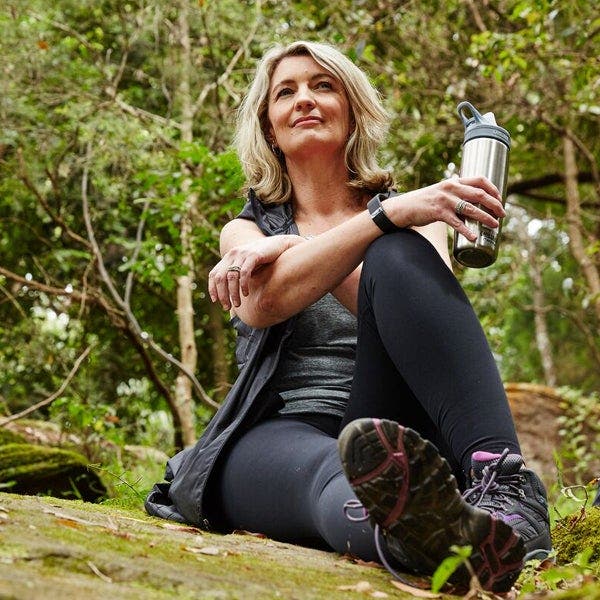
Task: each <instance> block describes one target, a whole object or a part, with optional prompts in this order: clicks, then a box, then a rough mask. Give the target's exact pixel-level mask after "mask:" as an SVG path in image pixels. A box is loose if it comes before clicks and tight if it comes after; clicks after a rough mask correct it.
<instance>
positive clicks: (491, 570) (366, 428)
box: [338, 419, 525, 592]
mask: <svg viewBox="0 0 600 600" xmlns="http://www.w3.org/2000/svg"><path fill="white" fill-rule="evenodd" d="M338 446H339V450H340V456H341V459H342V465H343V468H344V471H345V473H346V477H347V478H348V480H349V482H350V485H351V486H352V488H353V489H354V491H355V493H356V495H357V497H358V499H359V500H360V501H361V502H362V504H363V505H364V507H365V508H366V509H367V511H368V512H369V517H370V519H371V521H372V523H373V524H374V525H375V524H377V525H379V526H380V527H381V528H382V529H383V531H384V535H385V537H386V539H387V540H388V546H393V545H398V546H400V548H401V554H402V555H407V556H408V557H410V560H411V563H413V564H415V565H419V567H420V568H419V570H420V571H421V572H426V573H429V574H431V573H433V572H434V571H435V569H436V568H437V567H438V566H439V564H440V563H441V562H442V560H444V559H445V558H446V557H447V556H450V555H451V554H452V552H451V550H450V547H451V546H452V545H456V546H466V545H470V546H471V547H472V553H471V556H470V558H469V562H470V564H471V566H472V568H473V571H474V572H475V574H476V575H477V577H478V579H479V581H480V583H481V585H482V586H483V588H484V589H486V590H492V591H494V592H504V591H508V590H509V589H510V588H511V586H512V584H513V583H514V582H515V580H516V579H517V577H518V576H519V573H520V572H521V569H522V568H523V556H524V554H525V549H524V546H523V540H522V539H521V537H520V536H519V535H518V534H517V533H516V532H515V531H514V530H513V529H512V528H511V527H510V526H509V525H507V524H506V523H504V522H503V521H501V520H499V519H496V518H495V517H493V516H492V515H491V514H490V513H488V512H486V511H484V510H481V509H478V508H474V507H472V506H470V505H469V504H467V503H466V502H465V501H464V500H463V498H462V496H461V494H460V492H459V490H458V487H457V485H456V480H455V478H454V476H453V475H452V472H451V470H450V466H449V465H448V463H447V462H446V460H445V459H444V458H443V457H442V456H440V454H439V452H438V451H437V449H436V448H435V446H434V445H433V444H431V443H430V442H428V441H427V440H424V439H423V438H421V436H419V434H418V433H416V432H415V431H413V430H411V429H408V428H404V427H402V426H401V425H398V423H395V422H394V421H387V420H379V419H358V420H356V421H353V422H352V423H350V424H348V425H347V426H346V427H345V428H344V430H343V431H342V433H341V434H340V437H339V439H338ZM470 579H471V576H470V573H469V571H468V569H467V568H466V567H465V566H462V567H460V568H459V569H458V570H457V571H456V572H455V573H454V575H453V576H452V578H451V581H453V582H455V583H458V584H461V585H468V584H469V582H470Z"/></svg>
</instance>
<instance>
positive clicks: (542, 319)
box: [519, 223, 556, 387]
mask: <svg viewBox="0 0 600 600" xmlns="http://www.w3.org/2000/svg"><path fill="white" fill-rule="evenodd" d="M519 235H520V237H521V239H522V241H523V245H524V246H525V249H526V250H527V260H528V262H529V276H530V277H531V283H532V284H533V290H532V303H533V321H534V326H535V341H536V346H537V349H538V352H539V353H540V359H541V362H542V369H543V370H544V381H545V383H546V385H549V386H550V387H556V368H555V366H554V359H553V357H552V343H551V342H550V336H549V335H548V323H547V321H546V313H547V311H546V308H545V307H546V295H545V293H544V283H543V279H542V265H540V261H539V257H538V253H537V250H536V246H535V242H534V241H533V239H531V236H530V235H529V234H528V232H527V224H526V223H522V224H521V225H520V227H519Z"/></svg>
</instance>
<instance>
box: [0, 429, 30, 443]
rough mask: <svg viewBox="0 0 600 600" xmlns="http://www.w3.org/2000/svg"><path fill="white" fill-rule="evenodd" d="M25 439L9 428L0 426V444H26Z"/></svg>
mask: <svg viewBox="0 0 600 600" xmlns="http://www.w3.org/2000/svg"><path fill="white" fill-rule="evenodd" d="M26 443H27V441H26V440H25V438H24V437H23V436H21V435H19V434H18V433H15V432H14V431H11V430H10V429H6V428H5V427H0V446H5V445H6V444H26Z"/></svg>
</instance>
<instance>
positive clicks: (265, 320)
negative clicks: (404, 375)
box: [209, 178, 504, 327]
mask: <svg viewBox="0 0 600 600" xmlns="http://www.w3.org/2000/svg"><path fill="white" fill-rule="evenodd" d="M459 199H465V200H467V201H469V204H468V205H467V207H466V208H465V211H464V214H465V215H466V216H468V217H470V218H475V219H478V220H479V221H481V222H482V223H485V224H486V225H488V226H490V227H496V226H497V225H498V221H497V220H496V218H495V217H493V216H491V215H490V214H488V213H487V212H485V211H483V210H481V209H479V208H477V207H476V206H474V204H476V203H477V204H482V205H483V206H485V207H486V208H487V209H488V210H490V211H492V212H493V213H494V214H495V215H497V216H503V215H504V210H503V208H502V205H501V201H500V196H499V193H498V191H497V190H496V188H495V187H494V186H493V185H492V184H491V183H490V182H489V181H487V180H486V179H484V178H472V179H454V180H445V181H443V182H440V183H439V184H435V185H433V186H429V187H428V188H423V189H421V190H416V191H414V192H409V193H406V194H402V195H400V196H395V197H392V198H388V199H387V200H385V201H384V202H383V205H384V208H385V210H386V213H387V214H388V217H389V218H390V219H391V220H392V221H393V222H394V223H396V224H397V225H398V226H400V227H414V228H416V229H417V231H419V233H422V234H423V235H424V236H425V237H427V239H429V240H430V241H431V243H432V244H433V245H434V246H435V247H436V249H437V250H438V252H439V253H440V254H441V255H442V258H443V259H444V260H445V262H446V264H448V265H450V259H449V256H448V249H447V238H446V232H445V227H444V225H443V224H442V223H436V221H440V222H443V223H447V224H449V225H450V226H451V227H453V228H454V229H456V230H457V231H459V232H460V233H462V234H463V235H465V236H466V237H467V238H468V239H471V240H472V239H473V238H474V234H473V233H472V232H471V231H470V230H469V229H468V228H467V227H466V226H465V224H464V223H463V222H462V221H461V219H459V218H458V217H457V216H456V214H455V212H454V209H455V207H456V203H457V202H458V200H459ZM242 223H243V222H242ZM380 235H382V233H381V231H380V230H379V228H378V227H377V226H376V225H375V224H374V223H373V221H372V220H371V218H370V215H369V214H368V212H367V211H363V212H361V213H359V214H358V215H356V216H355V217H353V218H351V219H348V220H347V221H345V222H344V223H342V224H340V225H338V226H336V227H334V228H332V229H330V230H329V231H327V232H325V233H322V234H321V235H319V236H318V237H316V238H313V239H311V240H308V241H303V240H302V238H299V237H298V236H274V237H273V238H265V237H264V236H263V235H262V233H261V232H260V231H259V230H258V228H257V227H256V225H254V224H253V223H248V222H246V223H243V224H240V220H234V221H233V222H232V223H231V224H229V225H228V226H227V227H226V228H225V229H224V231H223V234H222V236H221V249H222V254H223V260H222V261H221V263H219V265H217V267H215V269H213V271H211V274H210V277H209V281H210V283H209V289H210V290H212V291H211V298H213V299H214V298H215V290H217V292H216V296H217V297H218V299H219V301H221V303H222V304H223V305H224V306H225V307H226V308H227V305H228V303H229V295H228V292H227V291H226V290H227V280H228V278H230V277H231V278H237V277H238V274H237V273H235V272H227V271H226V268H227V266H229V265H235V264H236V262H235V260H236V259H237V258H238V257H240V256H241V255H242V253H241V252H240V249H239V248H240V246H244V244H251V245H254V244H256V245H257V248H258V250H257V251H256V253H255V255H256V257H257V258H256V260H255V259H253V260H252V261H250V262H249V263H248V266H246V262H245V261H244V265H242V266H241V271H240V274H239V278H240V288H241V294H240V297H239V300H238V299H237V298H235V297H234V294H232V295H231V300H232V301H233V303H234V306H235V309H236V312H237V314H238V315H239V316H240V317H241V318H242V320H243V321H245V322H246V323H248V324H249V325H251V326H254V327H267V326H269V325H273V324H275V323H278V322H281V321H283V320H285V319H287V318H289V317H290V316H292V315H294V314H296V313H297V312H299V311H300V310H302V309H303V308H305V307H306V306H308V305H310V304H312V303H313V302H315V301H316V300H318V299H319V298H320V297H322V296H323V295H324V294H325V293H327V292H329V291H333V290H336V288H338V286H340V287H339V289H338V290H336V294H340V296H341V298H342V302H344V304H346V305H347V306H349V307H350V308H351V309H352V307H353V306H354V307H355V304H356V289H357V286H356V282H357V280H358V274H359V269H358V267H359V265H360V263H361V261H362V258H363V256H364V253H365V251H366V249H367V247H368V246H369V244H370V243H371V242H372V241H373V240H374V239H376V238H377V237H379V236H380ZM279 237H280V238H287V239H283V240H276V238H279ZM261 238H262V239H263V240H265V241H262V240H261ZM273 240H275V241H273ZM253 252H254V251H253ZM234 287H235V286H234ZM219 290H221V292H222V293H223V294H226V295H227V298H225V297H224V296H222V293H221V292H219ZM238 301H239V305H238V304H237V302H238Z"/></svg>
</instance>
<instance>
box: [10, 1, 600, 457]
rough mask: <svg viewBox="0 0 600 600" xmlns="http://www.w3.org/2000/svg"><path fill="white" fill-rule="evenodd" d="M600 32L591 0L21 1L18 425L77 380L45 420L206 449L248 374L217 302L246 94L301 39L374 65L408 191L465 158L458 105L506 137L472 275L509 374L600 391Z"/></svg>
mask: <svg viewBox="0 0 600 600" xmlns="http://www.w3.org/2000/svg"><path fill="white" fill-rule="evenodd" d="M599 32H600V17H599V15H598V11H597V9H596V8H595V6H594V3H591V2H586V1H584V0H576V1H575V2H566V1H565V0H562V1H558V0H489V1H487V2H482V3H478V2H471V1H464V0H448V1H445V2H441V1H437V0H425V1H422V2H415V1H408V0H407V1H400V0H354V1H350V0H337V1H336V2H325V1H323V0H316V1H313V2H306V1H304V0H288V1H286V2H277V1H275V0H219V1H217V0H197V1H194V2H192V1H190V0H177V1H173V2H167V1H166V0H130V1H121V0H99V1H98V0H96V1H94V2H91V1H89V0H77V1H75V0H56V1H55V2H52V3H49V2H45V1H43V0H30V1H29V2H27V3H25V2H22V1H20V0H7V1H5V2H3V3H2V6H1V7H0V33H1V35H0V40H1V42H0V43H1V44H2V52H1V53H0V72H1V74H2V77H1V78H0V122H1V123H2V127H1V128H0V424H1V423H2V422H6V420H7V419H10V417H11V415H16V414H18V413H19V412H21V411H23V410H27V409H28V408H29V407H32V406H34V405H36V403H40V402H43V401H44V399H48V398H50V397H52V395H53V394H54V393H55V392H56V390H59V389H61V386H62V384H63V383H64V382H65V380H66V379H67V378H69V385H67V386H62V387H64V389H63V390H62V391H61V393H60V394H59V395H58V396H57V397H56V398H52V400H53V401H52V402H48V403H47V404H46V405H45V406H41V407H40V408H39V409H38V411H37V415H38V416H42V417H43V418H47V419H50V420H53V421H54V422H56V423H59V424H60V425H61V427H63V428H64V430H66V431H69V432H72V433H76V434H77V435H80V436H82V437H85V438H86V439H87V440H88V441H90V442H93V441H94V440H110V441H111V442H113V443H115V444H126V443H129V444H132V443H133V444H148V445H155V446H158V447H160V448H162V449H163V450H166V451H171V450H172V449H173V446H181V445H183V444H189V443H192V442H193V440H194V438H195V437H196V436H197V435H198V433H199V432H200V431H201V429H202V427H203V425H204V424H205V423H206V422H207V420H208V419H209V418H210V416H211V415H212V413H213V411H214V408H215V406H217V405H218V403H219V402H220V401H221V400H222V398H223V397H224V395H225V393H226V391H227V389H228V386H229V385H230V383H231V381H232V380H233V378H234V377H235V366H234V364H233V353H232V350H233V338H232V336H231V332H230V331H229V329H228V326H227V321H228V316H227V315H226V314H225V313H223V311H221V310H220V309H219V308H217V307H215V306H213V305H211V303H210V301H209V299H208V296H207V293H206V284H207V273H208V271H209V270H210V268H211V267H212V266H213V265H214V264H215V262H216V261H217V260H218V232H219V229H220V228H221V227H222V225H223V224H224V223H225V222H227V221H228V220H230V219H231V218H233V217H234V216H235V215H236V214H237V212H238V211H239V210H240V208H241V206H242V205H243V196H242V192H241V189H242V186H243V178H242V175H241V170H240V167H239V164H238V162H237V158H236V156H235V154H234V153H233V152H232V150H231V138H232V132H233V125H234V120H235V109H236V107H237V106H238V105H239V103H240V100H241V98H242V97H243V94H244V90H245V89H246V87H247V85H248V82H249V80H250V77H251V75H252V72H253V68H254V66H255V64H256V61H257V60H258V59H259V58H260V56H261V55H262V53H263V52H264V51H265V49H266V48H268V47H269V46H270V45H271V44H273V43H285V42H288V41H292V40H295V39H311V40H319V41H327V42H331V43H334V44H336V45H337V46H338V47H339V48H340V49H342V50H343V51H344V52H345V53H347V55H348V56H349V57H350V58H351V59H352V60H353V61H355V62H356V63H357V64H358V65H359V66H360V67H362V68H364V69H365V70H366V71H367V73H368V74H369V76H370V78H371V80H372V81H373V83H374V84H375V85H376V86H377V88H378V89H379V90H380V92H381V94H382V98H383V99H384V102H385V105H386V107H387V109H388V110H389V111H390V114H391V117H392V120H391V128H390V134H389V136H388V140H387V143H386V145H385V147H384V148H382V150H381V161H382V163H383V164H385V165H387V166H389V168H390V169H392V170H393V172H394V174H395V178H396V181H397V187H398V189H400V190H403V189H413V188H415V187H419V186H424V185H428V184H430V183H434V182H436V181H438V180H440V179H441V178H443V177H446V176H449V175H451V174H452V173H453V172H455V171H456V169H457V165H459V164H460V147H461V140H462V134H463V131H462V125H461V123H460V120H459V119H458V116H457V114H456V106H457V104H458V103H459V102H460V101H462V100H470V101H471V102H472V103H473V104H475V106H477V107H478V108H479V109H480V111H481V112H487V111H493V112H494V113H495V115H496V118H497V120H498V122H499V123H500V124H502V125H503V126H504V127H506V128H507V129H508V130H509V131H510V132H511V135H512V141H513V146H512V151H511V163H510V173H509V186H508V187H509V198H508V217H507V219H506V221H505V224H504V229H503V238H502V246H501V251H500V257H499V259H498V261H497V262H496V263H495V264H494V265H493V266H491V267H488V268H486V269H480V270H478V269H464V268H462V267H460V265H456V268H455V271H456V273H457V275H458V277H459V278H460V279H461V281H462V282H463V284H464V286H465V289H466V290H467V293H468V294H469V296H470V298H471V300H472V302H473V304H474V306H475V308H476V310H477V312H478V315H479V316H480V319H481V322H482V324H483V327H484V329H485V331H486V333H487V334H488V337H489V339H490V343H491V345H492V348H493V351H494V353H495V355H496V357H497V360H498V364H499V366H500V369H501V372H502V375H503V377H504V379H505V380H507V381H508V380H511V381H525V382H541V383H546V384H549V385H551V386H568V388H570V389H571V390H575V391H576V392H577V393H581V394H584V395H587V396H589V395H590V394H592V395H593V392H594V391H596V390H598V388H599V386H600V337H599V335H598V330H599V325H600V216H599V211H598V206H599V203H600V172H599V166H598V165H599V163H600V160H599V159H600V135H599V134H600V127H599V124H600V62H599V58H598V57H599V56H600V35H599ZM84 353H86V354H85V360H83V361H81V362H80V364H79V365H78V368H77V369H76V370H74V369H73V367H74V365H75V364H76V361H77V360H78V357H79V358H80V357H81V356H82V355H83V354H84ZM592 397H593V396H592ZM173 431H174V432H175V435H174V436H173Z"/></svg>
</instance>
